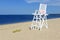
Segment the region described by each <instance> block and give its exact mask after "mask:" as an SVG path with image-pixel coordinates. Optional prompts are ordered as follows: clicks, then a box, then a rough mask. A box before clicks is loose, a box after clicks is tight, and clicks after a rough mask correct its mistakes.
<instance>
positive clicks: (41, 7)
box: [39, 4, 47, 14]
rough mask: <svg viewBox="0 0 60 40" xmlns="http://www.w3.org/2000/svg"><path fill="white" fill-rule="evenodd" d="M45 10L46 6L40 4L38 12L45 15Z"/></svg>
mask: <svg viewBox="0 0 60 40" xmlns="http://www.w3.org/2000/svg"><path fill="white" fill-rule="evenodd" d="M46 8H47V4H40V6H39V12H40V13H41V14H46Z"/></svg>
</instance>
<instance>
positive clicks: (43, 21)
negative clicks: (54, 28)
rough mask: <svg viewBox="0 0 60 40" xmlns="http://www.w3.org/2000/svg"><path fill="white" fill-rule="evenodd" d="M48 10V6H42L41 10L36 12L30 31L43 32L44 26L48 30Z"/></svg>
mask: <svg viewBox="0 0 60 40" xmlns="http://www.w3.org/2000/svg"><path fill="white" fill-rule="evenodd" d="M46 8H47V4H40V6H39V10H35V13H34V14H33V15H34V17H33V20H32V24H31V27H30V29H39V30H41V29H42V27H43V26H45V27H46V28H48V24H47V15H48V14H47V13H46Z"/></svg>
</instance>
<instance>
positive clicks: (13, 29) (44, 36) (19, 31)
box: [0, 18, 60, 40]
mask: <svg viewBox="0 0 60 40" xmlns="http://www.w3.org/2000/svg"><path fill="white" fill-rule="evenodd" d="M30 25H31V22H21V23H14V24H5V25H0V40H60V18H57V19H49V20H48V26H49V27H48V29H46V28H45V27H43V28H42V30H41V31H40V30H29V27H30Z"/></svg>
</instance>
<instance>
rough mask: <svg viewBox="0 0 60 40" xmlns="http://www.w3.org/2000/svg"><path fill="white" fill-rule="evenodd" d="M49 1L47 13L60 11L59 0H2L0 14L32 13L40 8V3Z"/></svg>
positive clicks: (0, 1)
mask: <svg viewBox="0 0 60 40" xmlns="http://www.w3.org/2000/svg"><path fill="white" fill-rule="evenodd" d="M42 2H43V3H45V2H47V4H48V7H47V13H49V14H56V13H60V1H59V0H0V15H2V14H3V15H10V14H13V15H15V14H16V15H17V14H19V15H21V14H23V15H26V14H28V15H30V14H32V13H33V12H34V11H35V10H36V9H37V10H38V8H39V4H40V3H42Z"/></svg>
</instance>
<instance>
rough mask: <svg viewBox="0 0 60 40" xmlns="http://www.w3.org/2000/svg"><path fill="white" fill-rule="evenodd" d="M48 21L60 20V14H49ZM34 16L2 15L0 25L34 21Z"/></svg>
mask: <svg viewBox="0 0 60 40" xmlns="http://www.w3.org/2000/svg"><path fill="white" fill-rule="evenodd" d="M47 18H48V19H54V18H60V14H49V15H48V16H47ZM32 19H33V15H0V25H2V24H10V23H18V22H26V21H32Z"/></svg>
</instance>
